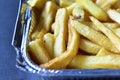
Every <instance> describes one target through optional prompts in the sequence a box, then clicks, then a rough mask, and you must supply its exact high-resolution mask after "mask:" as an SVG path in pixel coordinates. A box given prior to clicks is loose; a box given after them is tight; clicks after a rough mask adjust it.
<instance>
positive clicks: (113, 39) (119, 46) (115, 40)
mask: <svg viewBox="0 0 120 80" xmlns="http://www.w3.org/2000/svg"><path fill="white" fill-rule="evenodd" d="M90 19H91V21H92V22H93V23H94V24H95V25H96V27H97V28H98V29H99V30H100V31H101V32H103V33H104V34H105V35H106V36H107V37H108V38H109V39H110V41H111V42H112V43H113V44H114V45H115V46H116V48H117V49H118V50H119V52H118V53H120V39H119V38H118V37H117V36H116V35H115V34H114V33H113V32H112V31H111V30H110V29H108V28H106V27H105V26H104V24H102V23H101V22H100V21H98V20H97V19H95V18H94V17H90Z"/></svg>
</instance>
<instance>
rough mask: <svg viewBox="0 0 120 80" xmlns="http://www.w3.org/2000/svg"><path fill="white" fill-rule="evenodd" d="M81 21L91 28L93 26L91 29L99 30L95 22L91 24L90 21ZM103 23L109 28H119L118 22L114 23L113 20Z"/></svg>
mask: <svg viewBox="0 0 120 80" xmlns="http://www.w3.org/2000/svg"><path fill="white" fill-rule="evenodd" d="M82 23H83V24H85V25H87V26H89V27H91V28H93V29H94V30H96V31H99V29H98V28H96V26H95V24H93V23H92V22H86V21H82ZM103 24H104V25H105V26H106V27H107V28H109V29H110V30H113V29H116V28H119V27H120V25H119V24H118V23H114V22H112V23H109V22H105V23H103Z"/></svg>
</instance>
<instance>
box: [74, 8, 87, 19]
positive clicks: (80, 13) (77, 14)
mask: <svg viewBox="0 0 120 80" xmlns="http://www.w3.org/2000/svg"><path fill="white" fill-rule="evenodd" d="M72 15H73V16H74V18H75V19H78V20H80V21H83V20H84V16H85V12H84V10H83V9H82V8H81V6H76V7H75V8H74V9H73V11H72Z"/></svg>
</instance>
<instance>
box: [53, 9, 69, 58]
mask: <svg viewBox="0 0 120 80" xmlns="http://www.w3.org/2000/svg"><path fill="white" fill-rule="evenodd" d="M67 24H68V14H67V10H66V9H65V8H61V9H58V11H57V14H56V18H55V23H54V36H55V44H54V57H58V56H60V55H61V54H62V53H63V52H64V51H65V50H66V45H67V42H66V41H67Z"/></svg>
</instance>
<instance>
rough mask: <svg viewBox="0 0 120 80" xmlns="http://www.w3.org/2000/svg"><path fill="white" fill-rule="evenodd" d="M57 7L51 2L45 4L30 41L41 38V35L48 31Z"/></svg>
mask: <svg viewBox="0 0 120 80" xmlns="http://www.w3.org/2000/svg"><path fill="white" fill-rule="evenodd" d="M57 9H58V6H57V5H56V4H55V3H54V2H52V1H48V2H46V5H45V8H44V9H43V11H42V14H41V17H40V22H39V24H38V25H37V27H36V30H35V32H34V33H33V34H32V36H31V37H32V39H33V40H34V39H36V38H42V37H43V35H44V34H45V33H46V32H48V31H49V30H50V26H51V24H52V22H53V21H54V18H55V14H56V11H57Z"/></svg>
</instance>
